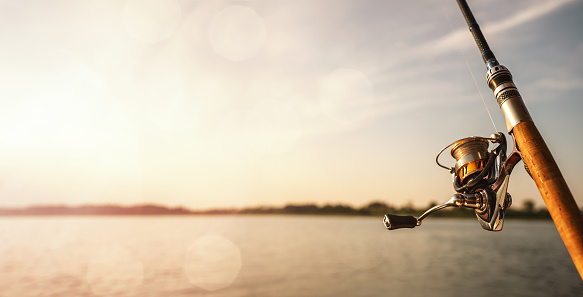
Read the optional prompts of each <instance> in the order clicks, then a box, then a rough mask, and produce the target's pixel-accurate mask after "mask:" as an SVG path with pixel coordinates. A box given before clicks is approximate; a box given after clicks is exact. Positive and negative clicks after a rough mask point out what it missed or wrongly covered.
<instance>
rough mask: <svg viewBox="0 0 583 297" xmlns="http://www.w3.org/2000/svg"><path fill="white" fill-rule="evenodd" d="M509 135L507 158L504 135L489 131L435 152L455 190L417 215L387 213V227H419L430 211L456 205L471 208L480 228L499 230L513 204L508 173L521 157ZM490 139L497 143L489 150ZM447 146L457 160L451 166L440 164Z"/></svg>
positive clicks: (436, 159)
mask: <svg viewBox="0 0 583 297" xmlns="http://www.w3.org/2000/svg"><path fill="white" fill-rule="evenodd" d="M511 135H512V140H513V144H514V146H513V151H512V153H510V155H509V156H508V157H507V156H506V138H505V137H504V134H502V133H500V132H498V133H496V134H492V135H491V136H490V138H484V137H467V138H463V139H460V140H458V141H455V142H453V143H451V144H449V145H448V146H446V147H444V148H443V149H442V150H441V151H440V152H439V154H437V157H436V158H435V162H436V163H437V165H439V166H440V167H442V168H445V169H447V170H449V172H450V173H451V174H452V176H453V188H454V190H455V191H456V192H457V193H456V194H454V195H453V196H452V197H451V199H449V200H448V201H446V202H444V203H442V204H439V205H436V206H434V207H432V208H430V209H428V210H427V211H425V213H423V214H422V215H421V216H419V217H418V218H415V217H413V216H398V215H392V214H387V215H385V218H384V223H385V225H386V226H387V228H388V229H389V230H394V229H399V228H414V227H415V226H420V225H421V221H422V220H423V219H424V218H425V217H427V216H428V215H430V214H431V213H434V212H436V211H438V210H440V209H444V208H446V207H451V206H455V207H467V208H472V209H474V210H475V213H476V217H477V218H478V221H479V222H480V225H481V226H482V228H484V229H486V230H488V231H500V230H502V224H503V221H504V213H505V211H506V208H508V207H510V205H511V204H512V197H511V196H510V194H509V193H508V192H507V190H508V181H509V178H510V173H511V172H512V169H513V168H514V166H515V165H516V164H517V163H518V162H519V161H520V160H522V155H521V154H520V151H519V150H518V148H517V146H516V140H515V139H514V135H513V134H511ZM490 142H491V143H492V144H497V146H496V147H495V148H493V149H492V150H491V151H490V152H488V147H489V145H490ZM450 146H451V155H452V157H454V158H455V160H456V163H455V166H454V167H446V166H444V165H442V164H441V163H439V156H440V155H441V154H442V153H443V152H444V151H445V150H446V149H447V148H448V147H450ZM527 171H528V168H527Z"/></svg>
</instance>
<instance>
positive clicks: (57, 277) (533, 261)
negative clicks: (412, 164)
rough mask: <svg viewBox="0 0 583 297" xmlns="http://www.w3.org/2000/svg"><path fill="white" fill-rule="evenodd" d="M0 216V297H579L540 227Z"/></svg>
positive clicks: (572, 273)
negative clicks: (412, 226) (492, 229)
mask: <svg viewBox="0 0 583 297" xmlns="http://www.w3.org/2000/svg"><path fill="white" fill-rule="evenodd" d="M381 220H382V218H380V217H379V218H377V217H341V216H177V217H165V216H160V217H11V218H10V217H4V218H0V296H15V297H16V296H18V297H26V296H165V297H166V296H168V297H169V296H583V282H582V281H581V279H580V278H579V275H578V274H577V271H576V269H575V267H574V265H573V263H572V262H571V260H570V257H569V255H568V253H567V250H566V248H565V247H564V245H563V243H562V241H561V239H560V237H559V235H558V233H557V231H556V229H555V227H554V225H553V224H552V222H550V221H518V220H507V221H506V222H505V226H504V230H503V231H502V232H497V233H494V232H487V231H484V230H482V228H481V227H480V226H479V224H478V222H477V221H476V220H474V219H471V220H470V219H439V218H434V219H432V218H429V219H427V220H424V223H423V226H422V227H418V228H415V229H405V230H394V231H388V230H386V229H385V228H384V226H383V224H382V222H381Z"/></svg>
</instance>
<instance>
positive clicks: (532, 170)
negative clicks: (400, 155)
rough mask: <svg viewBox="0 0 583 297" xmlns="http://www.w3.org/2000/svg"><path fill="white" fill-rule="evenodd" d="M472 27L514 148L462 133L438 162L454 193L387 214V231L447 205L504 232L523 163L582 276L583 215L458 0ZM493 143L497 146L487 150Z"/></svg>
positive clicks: (496, 137) (504, 71)
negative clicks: (449, 160) (511, 187)
mask: <svg viewBox="0 0 583 297" xmlns="http://www.w3.org/2000/svg"><path fill="white" fill-rule="evenodd" d="M457 3H458V6H459V8H460V10H461V12H462V14H463V16H464V18H465V20H466V23H467V25H468V27H469V30H470V32H471V34H472V36H473V38H474V40H475V42H476V45H477V46H478V49H479V50H480V53H481V55H482V59H483V60H484V63H485V64H486V68H487V72H486V82H487V84H488V87H490V89H491V90H492V91H493V92H494V97H495V98H496V101H497V102H498V105H499V106H500V109H501V110H502V113H503V114H504V117H505V119H506V128H507V130H508V133H509V134H510V135H511V136H512V145H513V149H512V152H511V153H510V154H509V155H508V156H507V155H506V139H505V136H504V134H503V133H501V132H498V133H495V134H492V135H491V136H490V137H488V138H485V137H468V138H463V139H460V140H458V141H455V142H453V143H452V144H450V145H448V146H446V147H445V148H443V149H442V150H441V151H440V152H439V154H438V155H437V157H436V159H435V160H436V163H437V165H439V166H440V167H443V168H445V169H447V170H449V171H450V173H451V174H452V177H453V186H454V190H455V191H456V194H454V195H453V196H452V197H451V198H450V199H449V200H448V201H446V202H444V203H442V204H440V205H437V206H434V207H432V208H430V209H428V210H427V211H426V212H425V213H423V214H422V215H421V216H419V217H417V218H416V217H413V216H398V215H392V214H387V215H385V218H384V223H385V225H386V227H387V228H388V229H389V230H394V229H400V228H414V227H416V226H420V225H421V222H422V220H423V219H424V218H425V217H427V216H428V215H429V214H431V213H433V212H436V211H438V210H441V209H443V208H446V207H466V208H471V209H474V211H475V213H476V217H477V219H478V221H479V222H480V225H481V226H482V227H483V228H484V229H486V230H488V231H500V230H502V225H503V221H504V214H505V210H506V209H507V208H508V207H510V205H511V204H512V197H511V195H510V194H509V193H508V192H507V189H508V181H509V178H510V174H511V173H512V170H513V168H514V166H515V165H516V164H517V163H518V162H519V161H521V160H522V161H523V162H524V167H525V169H526V171H527V172H528V173H529V175H530V176H531V177H532V179H533V180H534V181H535V183H536V185H537V187H538V189H539V192H540V194H541V196H542V198H543V200H544V202H545V204H546V206H547V209H548V210H549V213H550V215H551V218H552V219H553V222H554V224H555V226H556V227H557V230H558V231H559V234H560V235H561V238H562V240H563V242H564V243H565V246H566V247H567V250H568V251H569V254H570V255H571V258H572V260H573V263H574V264H575V267H576V268H577V270H578V271H579V275H580V276H581V278H582V279H583V216H582V215H581V211H580V210H579V207H578V206H577V203H576V202H575V199H574V198H573V195H572V194H571V191H570V190H569V187H568V186H567V183H566V181H565V179H564V178H563V175H562V174H561V171H560V170H559V167H558V165H557V163H556V162H555V160H554V158H553V156H552V154H551V152H550V150H549V148H548V147H547V145H546V143H545V141H544V139H543V137H542V136H541V134H540V133H539V131H538V129H537V128H536V126H535V124H534V121H533V119H532V117H531V116H530V114H529V112H528V110H527V108H526V105H525V104H524V101H523V100H522V96H521V95H520V93H519V92H518V89H517V87H516V85H515V84H514V82H513V80H512V74H511V73H510V71H509V70H508V68H506V67H504V66H503V65H501V64H500V63H499V62H498V60H497V59H496V57H495V56H494V53H493V52H492V50H491V49H490V47H489V46H488V43H487V42H486V38H485V37H484V35H483V34H482V31H481V30H480V27H479V25H478V23H477V22H476V19H475V18H474V16H473V14H472V12H471V10H470V7H469V6H468V4H467V2H466V1H465V0H457ZM490 143H492V144H494V145H496V147H494V148H493V149H492V150H491V151H488V147H489V145H490ZM450 146H451V151H450V152H451V155H452V157H454V158H455V160H456V162H455V165H454V166H453V167H447V166H444V165H442V164H441V163H440V162H439V156H440V155H441V153H443V152H444V151H445V150H446V149H447V148H449V147H450Z"/></svg>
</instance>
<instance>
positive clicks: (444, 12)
mask: <svg viewBox="0 0 583 297" xmlns="http://www.w3.org/2000/svg"><path fill="white" fill-rule="evenodd" d="M440 3H441V11H442V12H443V14H444V15H445V18H446V19H447V22H448V23H449V28H450V29H451V33H452V34H455V32H454V30H453V25H452V24H451V21H450V19H449V16H448V15H447V12H446V11H445V6H444V5H443V0H441V1H440ZM458 51H459V52H460V53H461V54H462V56H463V57H464V61H465V62H466V66H467V67H468V70H469V71H470V75H471V76H472V79H473V80H474V85H475V86H476V89H478V93H479V94H480V98H482V103H484V107H485V108H486V112H488V116H489V117H490V121H491V122H492V125H493V126H494V131H498V128H496V124H495V123H494V119H493V118H492V114H490V109H488V105H486V100H485V99H484V96H483V95H482V91H480V87H479V86H478V82H477V81H476V77H475V76H474V72H473V71H472V67H471V66H470V63H469V62H468V59H467V58H466V54H465V53H464V52H463V51H462V50H461V48H459V47H458Z"/></svg>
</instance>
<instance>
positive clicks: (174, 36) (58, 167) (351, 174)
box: [0, 0, 583, 209]
mask: <svg viewBox="0 0 583 297" xmlns="http://www.w3.org/2000/svg"><path fill="white" fill-rule="evenodd" d="M468 2H469V5H470V7H471V8H472V10H473V12H474V15H475V17H476V19H477V20H478V22H479V23H480V26H481V28H482V30H483V32H484V34H485V36H486V38H487V40H488V42H489V44H490V46H491V48H492V50H493V51H494V53H495V54H496V56H497V58H498V60H499V61H500V62H501V63H502V64H503V65H505V66H507V67H508V68H509V69H510V70H511V71H512V73H513V75H514V79H515V83H516V85H517V86H518V88H519V90H520V91H521V94H522V96H523V98H524V100H525V102H526V104H527V107H528V108H529V110H530V113H531V115H532V116H533V118H534V120H535V123H536V124H537V126H538V127H539V130H540V131H541V133H542V134H543V136H544V137H545V139H546V141H547V143H548V145H549V147H550V148H551V151H552V152H553V154H554V156H555V159H556V160H557V162H558V163H559V166H560V167H561V170H562V171H563V174H564V175H565V177H566V179H567V182H568V183H569V185H570V187H571V190H572V192H573V194H574V196H575V198H576V200H577V201H578V203H579V206H580V207H581V206H583V182H582V181H583V180H582V178H583V158H582V157H581V153H582V152H583V149H582V148H583V116H582V115H581V113H582V111H583V1H570V0H517V1H502V0H495V1H477V0H470V1H468ZM450 24H451V25H450ZM466 61H467V63H469V64H466ZM468 65H469V66H470V68H471V71H472V72H473V75H475V77H476V81H477V85H478V86H479V90H480V91H481V93H482V95H483V96H484V99H485V104H486V106H487V108H488V109H489V110H490V113H491V114H492V118H493V121H494V123H495V125H496V129H497V130H498V131H503V132H506V127H505V124H504V118H503V116H502V113H501V111H500V109H499V107H498V105H497V104H496V102H495V100H494V98H493V95H492V92H491V91H490V90H489V89H488V88H487V86H486V80H485V72H486V69H485V66H484V65H483V62H482V59H481V57H480V55H479V53H478V50H477V49H476V47H475V44H474V42H473V39H472V37H471V35H470V33H469V32H468V30H467V27H466V25H465V23H464V20H463V17H462V15H461V13H460V12H459V9H458V7H457V4H456V2H455V1H453V0H418V1H393V0H391V1H387V0H378V1H369V0H366V1H363V0H359V1H342V0H330V1H325V0H316V1H304V0H300V1H298V0H265V1H261V0H258V1H186V0H183V1H176V0H128V1H117V0H116V1H109V0H108V1H105V0H94V1H86V0H83V1H78V0H70V1H67V0H54V1H7V0H0V206H26V205H33V204H70V205H80V204H88V203H91V204H102V203H119V204H124V205H129V204H137V203H157V204H165V205H169V206H179V205H182V206H185V207H189V208H196V209H208V208H214V207H244V206H258V205H270V206H281V205H284V204H286V203H305V202H315V203H318V204H320V205H323V204H326V203H343V204H350V205H354V206H362V205H364V204H366V203H368V202H370V201H373V200H380V201H384V202H386V203H391V204H394V205H402V204H405V203H413V204H415V205H417V206H426V205H427V204H428V203H429V202H430V201H438V202H442V201H445V200H447V199H449V198H450V197H451V195H452V194H453V193H454V191H453V187H452V185H451V176H450V174H449V173H448V172H447V171H446V170H444V169H442V168H440V167H438V166H437V165H436V164H435V161H434V159H435V155H436V154H437V153H438V152H439V150H440V149H441V148H443V147H444V146H446V145H447V144H449V143H451V142H452V141H455V140H457V139H460V138H464V137H467V136H474V135H476V136H489V135H490V134H492V133H494V132H495V131H496V130H495V128H494V126H493V124H492V121H491V120H490V117H489V116H488V112H487V109H486V107H485V106H484V103H483V101H482V99H481V97H480V93H479V92H478V88H477V87H476V84H475V83H474V81H473V79H472V74H471V72H470V70H469V69H468ZM509 149H510V148H509ZM441 160H442V163H446V164H449V165H452V166H453V164H454V159H453V158H450V157H449V154H447V153H446V154H445V155H444V156H443V158H442V159H441ZM509 192H510V193H511V194H512V197H513V198H514V205H518V206H520V205H521V204H522V202H523V201H524V199H527V198H528V199H533V200H534V201H535V202H536V204H537V205H538V206H543V202H542V199H541V198H540V195H539V193H538V190H537V188H536V186H535V184H534V182H532V180H530V179H529V177H528V176H527V175H526V173H525V172H524V170H523V168H522V165H520V166H518V167H516V169H515V173H514V174H513V176H512V178H511V179H510V187H509Z"/></svg>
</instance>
